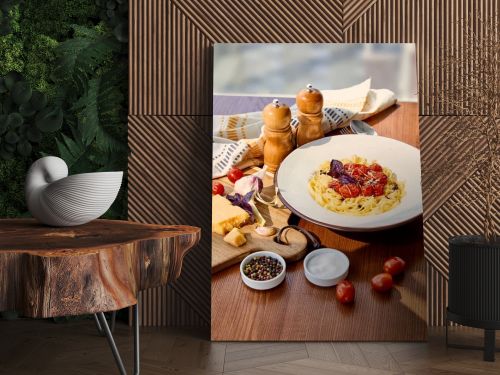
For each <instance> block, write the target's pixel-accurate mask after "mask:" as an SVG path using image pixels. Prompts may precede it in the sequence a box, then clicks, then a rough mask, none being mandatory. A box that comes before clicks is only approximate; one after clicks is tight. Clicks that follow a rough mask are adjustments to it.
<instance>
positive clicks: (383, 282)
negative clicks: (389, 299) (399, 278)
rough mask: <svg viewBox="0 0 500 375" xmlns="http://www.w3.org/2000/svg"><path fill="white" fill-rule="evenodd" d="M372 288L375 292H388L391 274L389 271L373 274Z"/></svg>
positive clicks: (390, 286)
mask: <svg viewBox="0 0 500 375" xmlns="http://www.w3.org/2000/svg"><path fill="white" fill-rule="evenodd" d="M372 288H373V290H375V291H377V292H388V291H389V290H391V289H392V276H391V274H390V273H379V274H378V275H375V276H373V279H372Z"/></svg>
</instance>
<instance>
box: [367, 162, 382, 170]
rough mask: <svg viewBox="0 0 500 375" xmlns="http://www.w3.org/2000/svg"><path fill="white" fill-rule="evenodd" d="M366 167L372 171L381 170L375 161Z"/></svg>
mask: <svg viewBox="0 0 500 375" xmlns="http://www.w3.org/2000/svg"><path fill="white" fill-rule="evenodd" d="M368 168H369V169H370V170H372V171H375V172H382V167H381V166H380V164H377V163H373V164H372V165H370V166H369V167H368Z"/></svg>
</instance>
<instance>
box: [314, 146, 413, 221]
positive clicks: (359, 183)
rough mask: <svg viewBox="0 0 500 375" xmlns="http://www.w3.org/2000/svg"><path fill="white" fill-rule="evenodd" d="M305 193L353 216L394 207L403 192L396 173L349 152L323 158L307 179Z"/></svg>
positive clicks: (385, 210)
mask: <svg viewBox="0 0 500 375" xmlns="http://www.w3.org/2000/svg"><path fill="white" fill-rule="evenodd" d="M308 188H309V193H310V194H311V196H312V198H313V199H314V200H315V201H316V202H317V203H318V204H319V205H321V206H322V207H325V208H326V209H328V210H330V211H333V212H336V213H339V214H348V215H356V216H366V215H375V214H381V213H383V212H387V211H389V210H391V209H393V208H394V207H396V206H397V205H398V204H399V203H400V202H401V199H402V198H403V196H404V194H405V187H404V184H403V183H402V182H400V181H398V180H397V177H396V175H395V174H394V173H393V172H392V171H391V170H390V169H389V168H386V167H382V166H381V165H380V164H378V163H376V162H371V163H368V162H367V160H366V159H365V158H362V157H360V156H356V155H354V156H352V157H351V158H349V159H343V160H341V161H339V160H335V159H333V160H331V161H325V162H323V163H322V164H321V165H320V166H319V168H318V169H317V170H316V171H315V172H314V174H313V176H312V177H311V179H310V180H309V182H308Z"/></svg>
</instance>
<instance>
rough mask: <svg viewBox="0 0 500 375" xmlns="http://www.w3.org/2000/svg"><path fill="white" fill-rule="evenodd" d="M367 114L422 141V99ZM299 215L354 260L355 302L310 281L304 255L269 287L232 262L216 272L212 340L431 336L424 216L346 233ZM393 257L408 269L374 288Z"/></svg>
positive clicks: (379, 126)
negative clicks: (384, 289)
mask: <svg viewBox="0 0 500 375" xmlns="http://www.w3.org/2000/svg"><path fill="white" fill-rule="evenodd" d="M271 99H272V98H271ZM231 100H233V101H234V100H237V99H231ZM249 100H252V98H248V97H247V98H245V105H248V101H249ZM259 100H260V101H259ZM260 102H262V98H258V99H256V102H255V103H256V104H257V106H258V105H260ZM253 110H258V108H254V109H253ZM215 113H217V112H215ZM366 121H367V122H368V123H370V124H371V125H373V126H374V128H375V129H376V130H377V132H378V134H379V135H382V136H386V137H389V138H393V139H397V140H399V141H402V142H405V143H407V144H410V145H412V146H415V147H419V130H418V107H417V104H416V103H398V104H396V105H394V106H392V107H390V108H388V109H387V110H385V111H383V112H381V113H379V114H378V115H376V116H373V117H371V118H369V119H368V120H366ZM334 134H338V131H337V132H336V133H334ZM395 157H397V156H395ZM297 221H298V222H299V225H300V226H301V227H303V228H306V229H307V230H309V231H311V232H313V233H315V234H316V235H317V236H318V237H319V239H320V240H321V242H322V244H323V245H324V246H325V247H331V248H336V249H339V250H341V251H343V252H345V253H346V254H347V255H348V257H349V260H350V264H351V267H350V269H349V276H348V279H349V280H350V281H352V282H353V283H354V285H355V287H356V301H355V303H354V304H353V305H341V304H340V303H338V301H337V300H336V299H335V288H321V287H317V286H314V285H313V284H311V283H309V282H308V281H307V280H306V278H305V276H304V272H303V261H299V262H295V263H291V264H289V265H288V266H287V275H286V279H285V281H284V282H283V283H282V284H281V285H280V286H278V287H277V288H275V289H272V290H269V291H264V292H261V291H255V290H252V289H249V288H247V287H246V286H245V285H244V284H243V282H242V281H241V278H240V273H239V265H236V266H232V267H230V268H228V269H226V270H224V271H221V272H219V273H216V274H214V275H213V276H212V339H213V340H222V341H233V340H234V341H239V340H259V341H264V340H272V341H274V340H287V341H301V340H305V341H374V340H386V341H419V340H426V334H427V323H426V284H425V283H426V274H425V261H424V253H423V226H422V219H421V218H419V219H417V220H415V221H413V222H411V223H409V224H406V225H404V226H401V227H398V228H394V229H390V230H384V231H380V232H373V233H352V232H340V231H334V230H330V229H327V228H324V227H321V226H319V225H316V224H313V223H310V222H308V221H306V220H303V219H300V220H299V219H298V218H297ZM390 256H400V257H402V258H403V259H405V260H406V262H407V266H408V269H407V271H406V272H405V274H404V275H403V276H402V277H400V278H395V287H394V289H393V290H392V291H391V292H390V293H388V294H379V293H376V292H374V291H372V289H371V285H370V280H371V278H372V277H373V276H374V275H376V274H378V273H381V272H383V270H382V265H383V262H384V260H385V259H386V258H388V257H390Z"/></svg>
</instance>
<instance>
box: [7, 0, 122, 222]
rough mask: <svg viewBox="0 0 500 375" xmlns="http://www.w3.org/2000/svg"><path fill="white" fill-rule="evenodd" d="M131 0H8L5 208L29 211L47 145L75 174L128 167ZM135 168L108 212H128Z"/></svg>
mask: <svg viewBox="0 0 500 375" xmlns="http://www.w3.org/2000/svg"><path fill="white" fill-rule="evenodd" d="M127 25H128V2H127V0H110V1H102V0H24V1H19V0H17V1H16V0H6V1H3V2H2V4H1V5H0V217H18V216H26V215H29V214H28V213H27V209H26V206H25V202H24V191H23V190H24V177H25V175H26V172H27V169H28V168H29V166H30V165H31V163H32V162H33V161H35V160H36V159H38V158H39V157H42V156H44V155H56V156H59V157H61V158H63V159H64V160H65V161H66V163H67V164H68V166H69V169H70V174H74V173H84V172H96V171H112V170H123V171H126V170H127V156H128V149H127V97H128V95H127V87H128V81H127V70H128V55H127V50H128V45H127V43H128V30H127ZM126 215H127V205H126V175H125V177H124V184H123V187H122V189H121V191H120V194H119V196H118V198H117V200H116V202H115V204H113V206H112V207H111V209H110V210H109V211H108V212H107V213H106V215H105V217H108V218H126Z"/></svg>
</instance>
